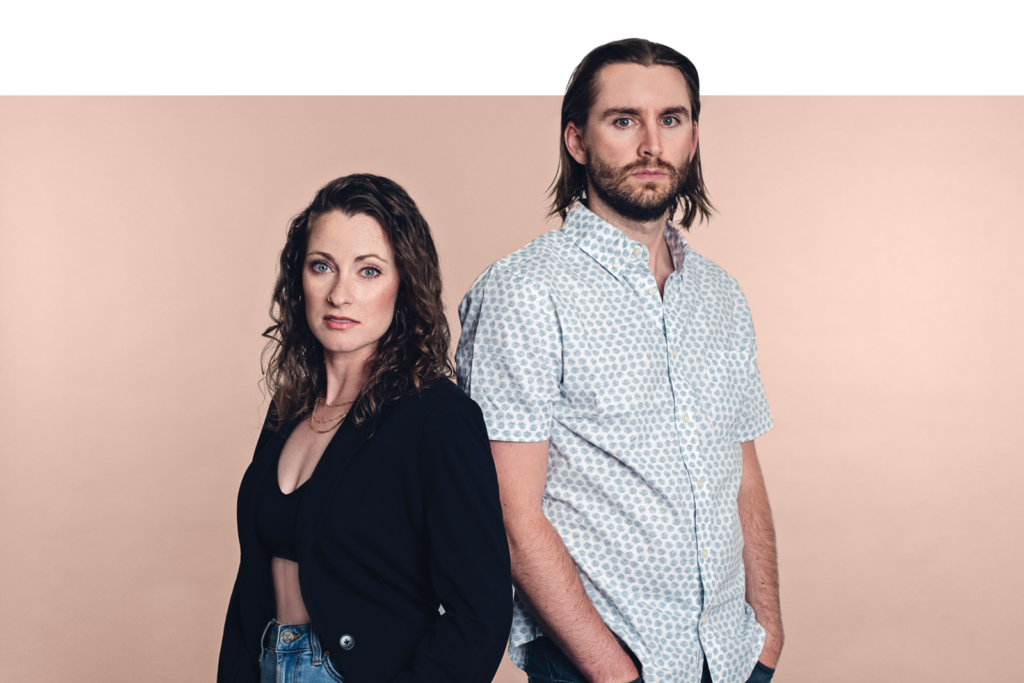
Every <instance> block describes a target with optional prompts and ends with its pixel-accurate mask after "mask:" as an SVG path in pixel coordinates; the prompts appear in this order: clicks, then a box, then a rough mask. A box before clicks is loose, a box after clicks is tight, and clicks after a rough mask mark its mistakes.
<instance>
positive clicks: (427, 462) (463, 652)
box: [394, 392, 512, 683]
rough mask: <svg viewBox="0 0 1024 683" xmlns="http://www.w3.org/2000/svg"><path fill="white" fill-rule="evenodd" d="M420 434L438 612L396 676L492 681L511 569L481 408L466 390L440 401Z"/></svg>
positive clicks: (506, 623) (505, 631)
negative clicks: (439, 611) (410, 657)
mask: <svg viewBox="0 0 1024 683" xmlns="http://www.w3.org/2000/svg"><path fill="white" fill-rule="evenodd" d="M460 393H461V392H460ZM422 439H423V440H422V443H421V444H420V477H421V481H422V486H423V506H424V520H425V528H426V535H427V538H426V542H427V545H428V553H429V559H428V563H429V572H430V578H431V581H432V582H433V586H434V590H435V591H436V593H437V596H438V598H439V599H440V601H441V605H442V606H443V608H444V614H442V615H441V616H440V617H439V618H438V619H437V620H436V621H435V622H434V626H433V628H432V629H431V630H430V631H429V632H428V633H427V634H426V635H425V636H424V637H423V639H422V640H421V641H420V643H419V645H418V646H417V648H416V652H415V655H414V657H413V660H412V662H411V665H410V666H409V667H407V668H406V669H405V670H403V671H402V672H401V673H400V674H399V675H398V677H397V678H395V679H394V681H395V683H413V682H425V681H431V682H435V681H452V682H458V683H490V681H491V680H492V678H493V677H494V673H495V671H497V669H498V664H499V663H500V662H501V657H502V655H503V654H504V651H505V644H506V643H507V642H508V635H509V630H510V629H511V626H512V574H511V569H510V561H509V551H508V541H507V540H506V537H505V526H504V522H503V520H502V515H501V502H500V500H499V498H498V477H497V474H496V473H495V470H494V460H493V459H492V456H491V448H490V442H489V441H488V438H487V428H486V426H485V425H484V421H483V415H482V414H481V412H480V408H479V407H478V406H477V404H476V403H474V402H473V401H472V400H470V399H468V398H466V397H465V396H464V395H460V396H459V397H456V398H451V399H447V400H445V401H442V402H441V403H440V404H438V405H437V406H436V407H435V408H434V410H433V411H432V412H431V414H430V415H429V416H428V418H427V421H426V424H425V427H424V430H423V436H422Z"/></svg>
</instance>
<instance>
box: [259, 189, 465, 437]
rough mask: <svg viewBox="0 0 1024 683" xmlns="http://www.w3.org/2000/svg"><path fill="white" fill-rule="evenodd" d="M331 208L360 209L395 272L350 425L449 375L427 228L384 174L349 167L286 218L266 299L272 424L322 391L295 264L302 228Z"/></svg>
mask: <svg viewBox="0 0 1024 683" xmlns="http://www.w3.org/2000/svg"><path fill="white" fill-rule="evenodd" d="M331 211H341V212H343V213H344V214H345V215H347V216H355V215H357V214H365V215H367V216H370V217H371V218H373V219H375V220H376V221H377V222H378V223H379V224H380V226H381V228H382V229H383V230H384V234H385V235H386V237H387V240H388V242H389V243H390V245H391V249H392V251H393V252H394V255H395V265H396V266H397V269H398V274H399V285H398V296H397V299H396V300H395V314H394V318H393V319H392V321H391V325H390V327H388V330H387V332H385V333H384V336H382V337H381V338H380V339H379V340H378V342H377V349H376V352H375V354H374V357H373V359H372V360H371V361H370V363H371V365H372V367H371V368H370V371H369V374H368V377H367V380H366V384H365V385H364V386H363V389H362V392H361V393H360V394H359V397H358V398H357V399H356V401H355V403H354V404H353V405H352V409H351V410H350V411H349V417H348V419H350V420H352V421H353V422H354V423H355V426H356V427H357V428H362V427H363V426H364V425H367V424H369V425H373V424H375V423H376V421H377V419H378V418H379V417H380V413H381V410H382V409H383V408H384V406H386V405H387V404H388V403H390V402H392V401H395V400H397V399H399V398H401V397H402V396H409V395H416V394H418V393H419V392H420V390H421V389H422V388H423V387H425V386H427V385H429V384H430V383H431V382H434V381H435V380H437V379H439V378H441V377H448V378H451V377H453V376H454V374H455V370H454V368H453V367H452V364H451V361H450V360H449V358H448V348H449V345H450V343H451V339H450V335H449V332H448V320H447V318H446V317H445V313H444V304H443V303H442V300H441V268H440V265H439V263H438V258H437V250H436V249H435V248H434V240H433V239H432V238H431V236H430V228H429V226H428V225H427V222H426V221H425V220H424V219H423V216H422V215H420V211H419V209H418V208H417V207H416V203H415V202H413V200H412V198H411V197H410V196H409V194H408V193H407V192H406V191H405V190H404V189H402V187H401V186H400V185H399V184H398V183H396V182H394V181H393V180H389V179H387V178H383V177H381V176H376V175H370V174H368V173H357V174H354V175H349V176H345V177H343V178H338V179H337V180H332V181H331V182H329V183H327V185H325V186H324V187H323V188H322V189H321V190H320V191H319V192H317V193H316V196H315V197H314V198H313V201H312V202H311V203H310V205H309V206H308V207H306V209H305V210H304V211H303V212H302V213H300V214H299V215H298V216H296V217H295V218H293V219H292V221H291V225H290V226H289V228H288V239H287V241H286V242H285V245H284V249H283V250H282V251H281V261H280V270H279V272H278V276H277V283H276V284H275V285H274V295H273V298H272V299H271V304H270V318H271V320H273V321H274V324H273V325H271V326H270V327H268V328H267V330H266V331H265V332H264V333H263V336H264V337H266V338H267V339H269V340H270V341H268V342H267V346H266V349H264V356H265V355H266V354H267V353H269V354H270V360H269V362H268V363H267V367H266V370H265V371H264V379H265V381H266V386H267V389H268V390H269V392H270V394H271V396H272V397H273V399H274V405H275V408H276V416H275V417H276V422H277V428H278V429H279V428H280V427H281V426H282V425H283V424H285V423H286V422H290V421H291V420H294V419H297V418H300V417H303V416H305V415H306V414H308V413H309V412H310V411H311V410H312V409H313V405H314V403H315V401H316V398H317V396H319V395H321V394H322V393H323V392H325V391H326V389H327V377H326V367H325V365H324V350H323V346H322V345H321V344H320V342H319V341H318V340H317V338H316V337H315V336H314V335H313V332H312V330H310V329H309V324H308V323H307V322H306V304H305V301H304V300H303V295H302V270H303V267H304V264H305V260H306V245H307V242H308V240H309V233H310V230H311V229H312V227H313V224H314V223H315V222H316V220H317V218H319V217H320V216H323V215H324V214H327V213H329V212H331Z"/></svg>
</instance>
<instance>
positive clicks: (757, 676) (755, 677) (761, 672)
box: [747, 662, 775, 683]
mask: <svg viewBox="0 0 1024 683" xmlns="http://www.w3.org/2000/svg"><path fill="white" fill-rule="evenodd" d="M774 675H775V669H773V668H771V667H768V666H765V665H764V664H762V663H761V662H758V663H757V664H755V665H754V670H753V671H751V672H750V678H748V679H747V683H768V682H769V681H771V680H772V676H774Z"/></svg>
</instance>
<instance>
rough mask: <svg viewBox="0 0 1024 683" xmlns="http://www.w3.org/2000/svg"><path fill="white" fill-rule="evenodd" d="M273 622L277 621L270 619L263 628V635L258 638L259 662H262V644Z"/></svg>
mask: <svg viewBox="0 0 1024 683" xmlns="http://www.w3.org/2000/svg"><path fill="white" fill-rule="evenodd" d="M275 621H277V619H271V620H270V621H268V622H267V625H266V626H265V627H264V628H263V635H262V636H260V660H261V661H262V660H263V653H264V648H263V643H264V641H266V639H267V631H268V630H269V629H270V627H271V626H273V625H274V622H275Z"/></svg>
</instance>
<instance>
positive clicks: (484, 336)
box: [456, 206, 772, 683]
mask: <svg viewBox="0 0 1024 683" xmlns="http://www.w3.org/2000/svg"><path fill="white" fill-rule="evenodd" d="M665 241H666V243H667V245H668V247H669V250H670V253H671V255H672V259H673V262H674V265H675V271H674V272H673V273H672V274H671V275H670V276H669V277H668V279H667V280H666V282H665V288H664V294H663V295H662V294H661V293H660V292H659V290H658V287H657V283H656V282H655V280H654V276H653V274H652V273H651V271H650V268H649V267H648V250H647V247H646V246H644V245H643V244H641V243H639V242H636V241H633V240H631V239H629V238H628V237H627V236H626V235H625V234H624V233H623V232H621V231H620V230H618V229H616V228H615V227H613V226H612V225H610V224H609V223H607V222H605V221H603V220H602V219H600V218H598V217H597V216H596V215H594V214H593V213H591V212H590V211H589V210H587V209H586V208H585V207H582V206H576V207H574V209H573V210H572V211H571V212H570V213H569V215H568V216H567V218H566V220H565V224H564V226H563V228H562V229H561V230H554V231H551V232H549V233H547V234H545V235H542V236H541V237H539V238H537V239H536V240H534V241H533V242H531V243H530V244H528V245H527V246H525V247H523V248H522V249H520V250H519V251H517V252H516V253H514V254H512V255H511V256H509V257H507V258H505V259H503V260H501V261H498V262H497V263H495V264H494V265H492V266H491V267H490V268H488V269H487V270H486V271H485V272H484V273H483V274H482V275H481V276H480V277H479V278H478V279H477V281H476V282H475V283H474V284H473V286H472V287H471V289H470V291H469V292H468V293H467V294H466V296H465V298H464V299H463V301H462V304H461V306H460V307H459V316H460V318H461V320H462V326H463V327H462V336H461V338H460V340H459V346H458V351H457V354H456V361H457V366H458V375H459V384H460V386H461V387H462V388H463V390H465V391H466V392H467V393H468V394H469V395H470V396H471V397H472V398H473V399H474V400H475V401H477V403H479V404H480V406H481V408H482V409H483V413H484V419H485V420H486V422H487V431H488V434H489V435H490V438H491V439H492V440H494V441H514V442H536V441H544V440H547V441H549V444H550V445H549V457H548V473H547V483H546V487H545V490H544V498H543V510H544V514H545V515H546V516H547V518H548V519H549V520H550V521H551V524H552V525H553V526H554V528H555V529H556V530H557V531H558V533H559V534H560V536H561V537H562V540H563V541H564V542H565V546H566V548H567V549H568V551H569V553H570V555H571V556H572V558H573V560H574V561H575V563H576V566H577V569H578V571H579V576H580V580H581V581H582V583H583V586H584V588H585V589H586V591H587V594H588V596H589V597H590V600H591V601H592V602H593V604H594V606H595V608H596V609H597V611H598V613H599V614H600V615H601V618H602V619H603V620H604V622H605V623H606V624H607V625H608V627H609V628H610V629H611V630H612V631H613V632H614V633H615V634H616V635H618V636H619V637H620V638H622V640H623V641H625V642H626V644H627V645H629V647H630V649H632V650H633V652H634V653H635V654H636V655H637V657H638V658H639V659H640V661H641V663H642V664H643V674H644V680H645V681H646V683H678V682H679V681H698V680H699V679H700V676H701V670H702V668H703V660H704V658H705V657H706V658H707V661H708V666H709V668H710V671H711V675H712V678H713V679H714V680H715V683H742V682H743V681H745V680H746V679H747V677H748V676H749V674H750V672H751V670H752V669H753V668H754V665H755V663H756V661H757V657H758V655H759V653H760V651H761V647H762V645H763V643H764V630H763V629H762V628H761V626H760V625H759V624H758V623H757V621H756V620H755V619H754V615H753V610H752V609H751V608H750V606H749V605H748V604H747V603H746V602H745V600H744V591H745V585H744V570H743V561H742V557H741V554H742V549H743V535H742V532H741V529H740V522H739V514H738V510H737V505H736V495H737V492H738V490H739V484H740V474H741V471H742V453H741V449H740V444H741V443H742V442H744V441H749V440H751V439H754V438H755V437H757V436H759V435H761V434H763V433H764V432H766V431H767V430H768V429H769V428H770V427H771V424H772V421H771V416H770V414H769V411H768V405H767V402H766V400H765V396H764V390H763V388H762V385H761V378H760V373H759V371H758V368H757V359H756V346H755V343H754V328H753V324H752V322H751V317H750V311H749V309H748V308H747V302H746V299H745V298H744V296H743V293H742V292H741V291H740V288H739V286H738V285H737V283H736V281H735V280H734V279H733V278H731V277H730V276H729V275H728V274H726V272H725V271H724V270H722V269H721V268H719V267H718V266H716V265H715V264H714V263H712V262H711V261H709V260H708V259H706V258H703V257H701V256H700V255H698V254H696V253H694V252H693V251H692V250H691V249H690V247H689V245H687V244H686V243H685V242H684V241H683V239H682V237H681V236H680V235H679V233H678V231H677V230H675V229H674V228H672V227H671V226H668V225H667V226H666V228H665ZM540 635H543V631H542V630H541V627H540V625H539V624H538V623H537V621H536V620H535V619H534V618H533V616H532V615H531V613H530V611H529V608H528V607H527V606H526V605H525V604H524V603H523V602H522V601H521V600H519V599H518V598H517V599H516V603H515V613H514V616H513V626H512V634H511V639H510V643H509V652H510V656H511V658H512V661H513V662H514V663H516V664H517V665H518V666H520V667H521V668H522V667H523V666H524V662H525V653H524V650H523V645H525V644H526V643H528V642H529V641H531V640H533V639H534V638H536V637H538V636H540Z"/></svg>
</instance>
